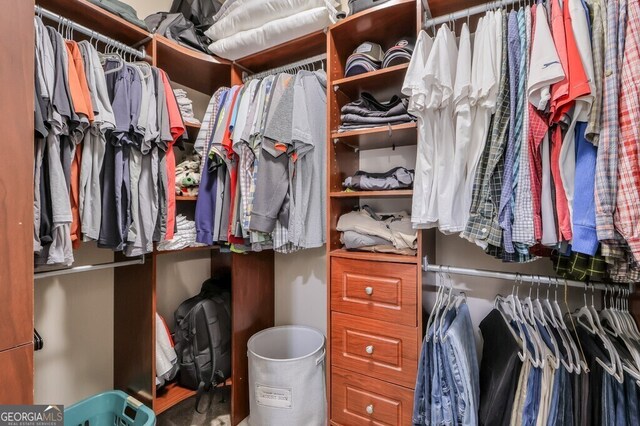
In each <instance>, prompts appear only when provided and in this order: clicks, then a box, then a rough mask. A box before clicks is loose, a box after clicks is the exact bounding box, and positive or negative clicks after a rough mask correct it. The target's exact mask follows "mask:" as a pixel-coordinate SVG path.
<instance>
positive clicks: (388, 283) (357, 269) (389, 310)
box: [331, 257, 418, 327]
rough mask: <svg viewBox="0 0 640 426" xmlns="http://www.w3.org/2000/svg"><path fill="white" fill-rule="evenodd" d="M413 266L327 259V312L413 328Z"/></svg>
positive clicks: (416, 273) (414, 266) (415, 312)
mask: <svg viewBox="0 0 640 426" xmlns="http://www.w3.org/2000/svg"><path fill="white" fill-rule="evenodd" d="M417 268H418V266H417V265H411V264H403V263H387V262H370V261H366V260H353V259H342V258H337V257H335V258H333V259H331V309H332V310H333V311H339V312H345V313H349V314H352V315H358V316H362V317H367V318H372V319H377V320H382V321H389V322H392V323H394V324H404V325H409V326H414V327H415V326H417V325H418V324H417V318H418V316H417V300H418V295H417V289H418V286H417V283H416V280H417V276H418V271H417Z"/></svg>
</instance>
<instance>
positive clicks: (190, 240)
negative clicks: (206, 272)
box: [158, 214, 205, 251]
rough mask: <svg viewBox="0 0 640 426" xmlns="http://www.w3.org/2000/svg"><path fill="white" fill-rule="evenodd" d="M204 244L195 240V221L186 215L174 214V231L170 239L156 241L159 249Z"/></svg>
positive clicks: (200, 245) (176, 248)
mask: <svg viewBox="0 0 640 426" xmlns="http://www.w3.org/2000/svg"><path fill="white" fill-rule="evenodd" d="M204 245H205V244H200V243H197V242H196V223H195V222H194V221H192V220H188V219H187V218H186V216H184V215H181V214H179V215H178V216H176V232H175V233H174V234H173V238H172V239H171V240H164V241H160V242H159V243H158V250H159V251H169V250H182V249H183V248H187V247H203V246H204Z"/></svg>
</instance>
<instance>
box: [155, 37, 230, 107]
mask: <svg viewBox="0 0 640 426" xmlns="http://www.w3.org/2000/svg"><path fill="white" fill-rule="evenodd" d="M154 38H155V48H156V52H155V65H156V66H157V67H159V68H162V69H163V70H165V71H166V72H167V74H168V75H169V77H170V78H171V81H175V82H176V83H179V84H181V85H183V86H187V87H189V88H191V89H194V90H197V91H198V92H202V93H206V94H208V95H211V94H213V92H215V91H216V89H218V87H221V86H228V85H229V83H230V81H231V62H229V61H226V60H224V59H220V58H217V57H215V56H213V55H207V54H206V53H202V52H198V51H195V50H192V49H189V48H187V47H184V46H181V45H179V44H178V43H175V42H173V41H172V40H169V39H168V38H166V37H163V36H161V35H158V34H155V35H154Z"/></svg>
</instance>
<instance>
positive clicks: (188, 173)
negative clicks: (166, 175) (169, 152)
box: [176, 154, 200, 197]
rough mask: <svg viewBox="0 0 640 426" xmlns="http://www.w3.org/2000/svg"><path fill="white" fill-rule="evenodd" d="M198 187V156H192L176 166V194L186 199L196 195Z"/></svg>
mask: <svg viewBox="0 0 640 426" xmlns="http://www.w3.org/2000/svg"><path fill="white" fill-rule="evenodd" d="M199 185H200V156H199V155H198V154H194V155H192V156H191V157H189V158H187V159H186V160H185V161H183V162H182V163H180V164H178V165H177V166H176V194H177V195H182V196H188V197H195V196H197V195H198V187H199Z"/></svg>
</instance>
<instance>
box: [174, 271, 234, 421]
mask: <svg viewBox="0 0 640 426" xmlns="http://www.w3.org/2000/svg"><path fill="white" fill-rule="evenodd" d="M230 282H231V281H230V279H229V277H228V276H222V275H221V276H217V277H212V278H210V279H208V280H207V281H205V282H204V283H203V284H202V289H201V290H200V294H198V295H197V296H194V297H192V298H190V299H187V300H185V301H184V302H182V304H181V305H180V306H179V307H178V309H176V312H175V314H174V315H175V320H176V330H175V349H176V353H177V354H178V363H179V364H180V375H179V377H178V383H179V384H180V386H183V387H185V388H188V389H193V390H197V391H198V393H197V396H196V410H198V406H199V404H200V399H201V398H202V395H203V394H204V393H205V392H209V391H211V390H215V386H216V385H217V384H219V383H223V382H224V381H225V380H226V379H227V378H229V377H230V376H231V293H230ZM212 399H213V396H211V398H210V399H209V405H211V400H212Z"/></svg>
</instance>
